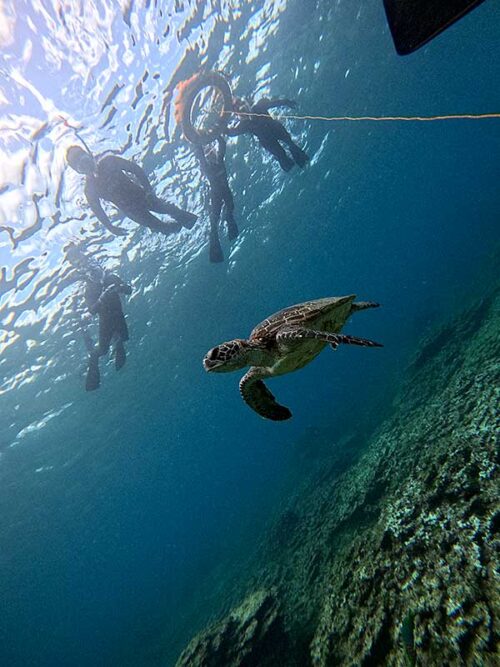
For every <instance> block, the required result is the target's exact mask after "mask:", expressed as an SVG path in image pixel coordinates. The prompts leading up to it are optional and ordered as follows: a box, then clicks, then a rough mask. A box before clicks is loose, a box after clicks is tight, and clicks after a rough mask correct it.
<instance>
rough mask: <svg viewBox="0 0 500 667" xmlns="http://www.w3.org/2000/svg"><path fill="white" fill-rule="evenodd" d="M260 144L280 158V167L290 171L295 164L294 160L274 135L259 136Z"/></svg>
mask: <svg viewBox="0 0 500 667" xmlns="http://www.w3.org/2000/svg"><path fill="white" fill-rule="evenodd" d="M259 141H260V144H261V146H262V147H263V148H265V149H266V151H268V152H269V153H271V155H274V157H275V158H276V159H277V160H278V162H279V163H280V167H281V168H282V169H283V170H284V171H290V169H291V168H292V167H293V166H294V164H295V163H294V161H293V160H292V159H291V158H290V157H288V155H287V154H286V152H285V149H284V148H283V147H282V146H281V145H280V144H279V143H278V141H277V140H276V139H275V138H274V137H268V136H267V137H264V138H262V137H259Z"/></svg>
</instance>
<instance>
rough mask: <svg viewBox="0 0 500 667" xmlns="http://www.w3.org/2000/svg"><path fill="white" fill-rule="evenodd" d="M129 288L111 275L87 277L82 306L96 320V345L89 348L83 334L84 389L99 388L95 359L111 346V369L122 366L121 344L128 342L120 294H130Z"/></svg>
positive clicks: (91, 344) (104, 272) (97, 360)
mask: <svg viewBox="0 0 500 667" xmlns="http://www.w3.org/2000/svg"><path fill="white" fill-rule="evenodd" d="M131 292H132V288H131V287H130V285H127V284H126V283H124V282H123V281H122V280H121V278H119V276H117V275H115V274H114V273H108V272H107V271H103V272H102V276H101V278H100V279H98V278H97V276H93V277H87V278H86V285H85V303H86V305H87V308H88V310H89V312H90V313H91V314H93V315H94V314H97V315H98V317H99V341H98V343H97V345H96V346H94V345H93V343H92V341H91V339H90V336H89V335H88V332H87V331H86V330H84V337H85V342H86V344H87V348H88V351H89V354H90V356H89V368H88V372H87V380H86V385H85V388H86V389H87V391H92V390H93V389H97V388H98V387H99V384H100V374H99V357H102V356H103V355H105V354H107V353H108V352H109V348H110V346H111V343H112V342H113V341H114V345H115V367H116V370H120V368H122V366H123V365H124V363H125V360H126V353H125V346H124V343H125V342H126V341H127V340H128V327H127V322H126V321H125V316H124V314H123V308H122V303H121V299H120V294H130V293H131Z"/></svg>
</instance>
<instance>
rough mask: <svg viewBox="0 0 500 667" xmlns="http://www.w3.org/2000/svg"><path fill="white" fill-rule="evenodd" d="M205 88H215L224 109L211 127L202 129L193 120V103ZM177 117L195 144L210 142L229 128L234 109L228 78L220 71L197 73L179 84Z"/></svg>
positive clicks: (185, 132) (176, 105)
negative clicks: (230, 116) (228, 124)
mask: <svg viewBox="0 0 500 667" xmlns="http://www.w3.org/2000/svg"><path fill="white" fill-rule="evenodd" d="M204 88H215V89H216V90H217V91H218V92H219V93H220V95H221V97H222V109H220V110H219V111H217V118H216V119H215V121H212V125H211V127H209V128H207V129H201V128H197V127H195V124H194V122H193V118H192V113H193V104H194V102H195V100H196V98H197V97H198V95H199V94H200V93H201V92H202V90H203V89H204ZM177 91H178V94H177V99H176V101H175V118H176V120H177V122H178V123H179V124H180V125H181V127H182V131H183V133H184V136H185V137H186V139H187V140H188V141H190V142H191V143H193V144H208V143H210V142H211V141H213V140H214V139H216V138H217V137H218V136H219V135H220V134H221V133H223V132H224V130H225V129H226V128H227V123H228V120H229V115H230V113H231V112H232V110H233V95H232V92H231V87H230V86H229V83H228V82H227V80H226V79H225V78H224V77H223V76H222V74H219V72H206V73H203V74H195V75H194V76H192V77H191V78H190V79H187V80H186V81H181V83H179V84H178V86H177Z"/></svg>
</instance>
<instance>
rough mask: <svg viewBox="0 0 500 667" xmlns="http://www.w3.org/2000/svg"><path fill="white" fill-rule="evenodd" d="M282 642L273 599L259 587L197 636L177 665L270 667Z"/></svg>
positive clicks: (275, 662) (277, 659)
mask: <svg viewBox="0 0 500 667" xmlns="http://www.w3.org/2000/svg"><path fill="white" fill-rule="evenodd" d="M284 641H285V635H284V633H283V630H282V627H281V619H280V616H279V613H278V606H277V602H276V598H275V596H274V595H273V594H272V593H269V592H267V591H264V590H261V591H257V592H255V593H252V594H251V595H249V596H248V597H247V598H246V599H245V600H244V602H243V603H242V604H241V605H240V606H239V607H237V608H236V609H233V611H231V612H230V614H229V615H228V616H227V617H226V618H225V619H224V620H222V621H221V622H220V623H217V624H216V625H214V626H213V627H211V628H209V629H208V630H206V631H205V632H203V633H201V634H200V635H198V636H196V637H195V638H194V639H193V640H192V641H191V643H190V644H189V646H188V647H187V648H186V650H185V651H184V652H183V653H182V655H181V656H180V658H179V660H178V662H177V667H222V666H224V667H272V666H273V665H274V666H275V665H279V664H280V663H279V656H280V653H281V646H282V644H283V642H284Z"/></svg>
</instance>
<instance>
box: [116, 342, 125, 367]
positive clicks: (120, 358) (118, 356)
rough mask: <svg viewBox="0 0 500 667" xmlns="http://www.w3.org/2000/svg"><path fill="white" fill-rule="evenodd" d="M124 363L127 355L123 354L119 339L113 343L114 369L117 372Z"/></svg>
mask: <svg viewBox="0 0 500 667" xmlns="http://www.w3.org/2000/svg"><path fill="white" fill-rule="evenodd" d="M126 361H127V353H126V352H125V346H124V344H123V341H122V340H121V339H120V340H118V341H116V343H115V369H116V370H117V371H119V370H120V368H123V367H124V366H125V362H126Z"/></svg>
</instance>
